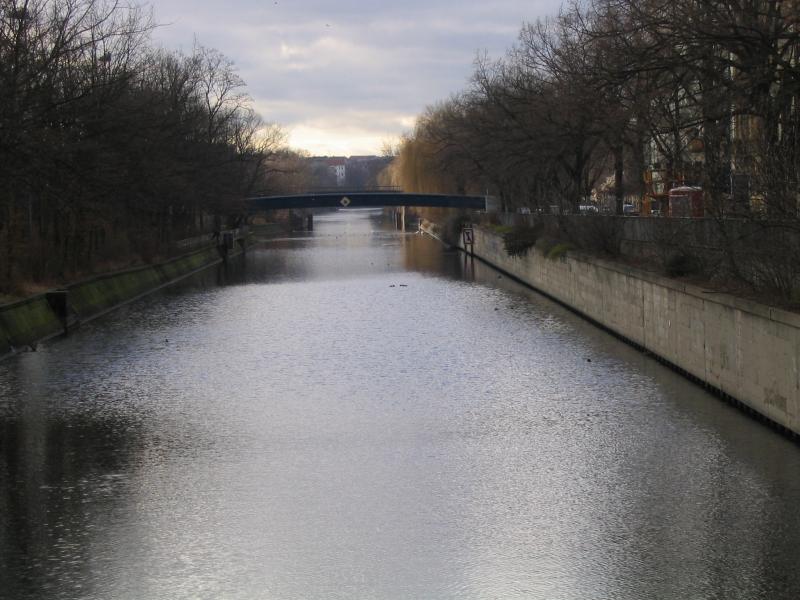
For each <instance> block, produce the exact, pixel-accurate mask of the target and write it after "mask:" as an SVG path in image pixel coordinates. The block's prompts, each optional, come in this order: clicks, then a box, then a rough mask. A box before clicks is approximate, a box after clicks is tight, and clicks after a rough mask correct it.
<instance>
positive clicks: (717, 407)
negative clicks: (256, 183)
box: [0, 211, 800, 600]
mask: <svg viewBox="0 0 800 600" xmlns="http://www.w3.org/2000/svg"><path fill="white" fill-rule="evenodd" d="M316 226H317V228H316V231H315V232H314V233H313V234H307V235H304V236H303V237H300V238H296V239H284V240H277V241H273V242H271V243H268V244H266V245H264V246H263V247H261V248H258V249H254V250H251V251H250V252H249V255H248V257H247V259H246V260H245V261H244V262H243V263H242V264H241V265H239V266H238V267H237V266H236V265H232V266H231V267H230V268H229V269H228V270H227V271H219V272H213V271H210V272H207V273H205V274H203V275H202V276H200V277H196V278H194V279H192V280H190V281H186V282H184V283H183V284H180V285H178V286H175V287H172V288H170V289H168V290H166V291H164V292H162V293H159V294H158V295H154V296H151V297H149V298H146V299H144V300H142V301H139V302H136V303H134V304H132V305H129V306H127V307H125V308H123V309H121V310H119V311H117V312H114V313H112V314H110V315H109V316H107V317H105V318H103V319H101V320H98V321H96V322H93V323H91V324H89V325H87V326H85V327H84V328H82V329H81V330H79V331H78V332H76V333H75V334H74V335H70V336H69V337H68V338H65V339H59V340H55V341H52V342H50V343H47V344H45V345H44V346H43V347H41V348H40V349H39V351H38V352H35V353H28V354H24V355H20V356H17V357H14V358H12V359H10V360H7V361H5V362H2V363H0V597H2V598H31V599H32V598H37V599H50V598H59V599H66V598H90V599H112V598H125V599H128V598H130V599H149V598H164V599H183V598H209V599H212V598H213V599H216V598H231V599H250V598H276V599H284V598H286V599H294V598H297V599H306V598H526V599H530V598H533V599H546V600H558V599H576V600H577V599H580V600H585V599H631V600H639V599H649V598H658V599H671V598H675V599H682V600H683V599H689V598H703V599H709V598H719V599H726V600H730V599H738V598H741V599H748V600H752V599H756V598H764V599H767V598H769V599H776V598H787V599H788V598H797V597H798V596H799V595H800V569H799V568H798V567H800V553H799V552H798V548H800V510H798V506H800V451H799V450H798V446H796V445H794V444H792V443H791V442H789V441H787V440H785V439H783V438H781V437H780V436H778V435H776V434H775V433H773V432H772V431H770V430H769V429H767V428H765V427H764V426H762V425H760V424H758V423H756V422H755V421H753V420H751V419H749V418H748V417H746V416H744V415H742V414H741V413H739V412H738V411H736V410H734V409H732V408H730V407H728V406H727V405H725V404H723V403H722V402H720V401H718V400H716V399H714V398H713V397H711V396H709V395H708V394H706V393H705V392H704V391H703V390H701V389H700V388H698V387H696V386H695V385H693V384H691V383H689V382H687V381H685V380H684V379H682V378H680V377H678V376H677V375H675V374H674V373H672V372H670V371H669V370H667V369H665V368H664V367H662V366H661V365H659V364H658V363H656V362H655V361H653V360H652V359H649V358H647V357H645V356H643V355H642V354H640V353H638V352H637V351H635V350H633V349H632V348H630V347H628V346H626V345H624V344H622V343H621V342H619V341H618V340H616V339H614V338H612V337H610V336H609V335H607V334H605V333H603V332H601V331H599V330H597V329H595V328H594V327H592V326H591V325H589V324H588V323H586V322H584V321H582V320H581V319H579V318H577V317H576V316H574V315H573V314H571V313H569V312H568V311H566V310H564V309H563V308H561V307H559V306H557V305H555V304H553V303H551V302H549V301H548V300H546V299H543V298H542V297H540V296H538V295H536V294H535V293H533V292H531V291H529V290H527V289H525V288H523V287H521V286H519V285H517V284H515V283H513V282H512V281H510V280H509V279H508V278H505V277H501V276H500V275H499V274H498V273H497V272H495V271H492V270H490V269H488V268H487V267H485V266H483V265H481V264H480V263H478V264H472V263H470V262H465V260H464V257H463V256H462V255H460V254H458V253H455V252H452V251H447V250H445V249H444V248H443V247H442V246H441V245H439V244H438V242H435V241H434V240H431V239H430V238H427V237H424V236H421V235H415V234H406V235H403V234H399V233H396V232H394V231H393V230H391V229H390V228H389V227H388V226H386V225H385V224H384V223H383V221H382V217H381V214H380V213H379V212H377V213H376V212H374V211H347V212H345V211H343V212H339V213H332V214H328V215H326V216H321V217H317V220H316Z"/></svg>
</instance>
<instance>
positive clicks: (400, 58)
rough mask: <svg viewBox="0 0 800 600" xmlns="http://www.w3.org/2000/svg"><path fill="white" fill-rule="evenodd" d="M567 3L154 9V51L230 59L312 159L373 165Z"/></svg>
mask: <svg viewBox="0 0 800 600" xmlns="http://www.w3.org/2000/svg"><path fill="white" fill-rule="evenodd" d="M560 4H561V0H527V1H524V0H488V1H487V2H455V1H450V0H404V1H400V2H367V1H365V0H338V1H332V0H327V1H326V0H262V1H259V0H228V1H227V2H221V1H219V0H215V1H213V2H212V1H209V0H191V1H190V0H152V1H151V5H152V6H153V8H154V12H155V18H156V22H157V23H159V24H161V25H162V26H161V27H159V28H158V29H157V30H156V31H155V33H154V38H155V41H156V43H158V44H160V45H162V46H164V47H165V48H170V49H182V50H184V51H186V52H189V51H191V48H192V44H193V40H194V38H195V36H196V37H197V39H198V41H199V43H200V44H202V45H203V46H208V47H211V48H216V49H217V50H219V51H221V52H222V53H223V54H225V55H226V56H228V57H229V58H231V59H233V61H234V62H235V63H236V65H237V66H238V68H239V73H240V75H241V76H242V77H243V78H244V80H245V81H246V82H247V87H248V91H249V93H250V95H251V96H252V97H253V99H254V100H255V105H256V108H257V110H258V111H259V113H260V114H261V115H262V116H263V117H264V118H265V119H266V120H268V121H275V122H278V123H280V124H282V125H283V126H284V127H285V128H286V129H287V130H288V132H289V141H290V143H291V145H292V146H294V147H296V148H302V149H305V150H308V151H309V152H311V153H312V154H340V155H341V154H343V155H353V154H375V153H378V152H379V150H380V148H381V145H382V143H383V142H384V141H386V140H392V139H396V137H397V136H398V135H399V134H401V133H402V132H403V131H406V130H409V129H410V128H411V127H413V123H414V118H415V116H416V115H418V114H419V113H420V112H421V111H422V110H423V109H424V108H425V106H426V105H428V104H432V103H435V102H436V101H438V100H443V99H445V98H447V97H448V96H449V95H450V94H452V93H453V92H456V91H458V90H460V89H463V88H464V86H465V85H466V84H467V80H468V79H469V76H470V74H471V72H472V66H473V61H474V60H475V56H476V52H478V51H482V50H486V51H488V52H489V53H490V54H491V55H493V56H501V55H502V54H503V53H504V51H505V49H506V48H508V47H509V46H510V45H511V44H513V43H514V41H515V40H516V37H517V34H518V32H519V29H520V27H521V25H522V24H523V22H525V21H534V20H536V18H537V17H544V16H548V15H552V14H555V13H556V12H557V10H558V7H559V5H560Z"/></svg>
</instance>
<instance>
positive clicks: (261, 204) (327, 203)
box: [247, 190, 487, 229]
mask: <svg viewBox="0 0 800 600" xmlns="http://www.w3.org/2000/svg"><path fill="white" fill-rule="evenodd" d="M247 204H248V209H249V212H250V213H251V214H252V213H258V212H262V211H266V210H286V209H290V210H293V211H294V210H297V211H302V212H303V216H304V217H305V219H306V222H307V227H308V228H309V229H311V228H312V227H313V216H312V215H311V213H310V212H309V211H310V209H313V208H384V207H389V208H396V209H398V211H396V214H397V218H398V224H400V226H401V228H405V208H406V207H410V206H414V207H439V208H460V209H467V210H482V211H485V210H486V204H487V197H485V196H463V195H454V194H417V193H411V192H409V193H406V192H401V191H397V190H391V191H386V190H380V191H324V192H308V193H305V194H294V195H289V196H259V197H255V198H249V199H248V200H247Z"/></svg>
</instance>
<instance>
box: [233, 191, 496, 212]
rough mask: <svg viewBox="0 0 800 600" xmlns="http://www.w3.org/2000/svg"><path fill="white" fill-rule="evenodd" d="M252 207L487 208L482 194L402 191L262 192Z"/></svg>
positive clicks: (259, 208) (262, 208)
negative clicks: (267, 194)
mask: <svg viewBox="0 0 800 600" xmlns="http://www.w3.org/2000/svg"><path fill="white" fill-rule="evenodd" d="M248 202H249V203H250V206H251V208H252V209H253V210H274V209H286V208H376V207H383V206H431V207H444V208H467V209H471V210H486V198H484V197H483V196H456V195H450V194H413V193H402V192H325V193H310V194H296V195H292V196H261V197H258V198H250V199H249V200H248Z"/></svg>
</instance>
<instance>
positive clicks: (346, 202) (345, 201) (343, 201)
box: [339, 196, 350, 208]
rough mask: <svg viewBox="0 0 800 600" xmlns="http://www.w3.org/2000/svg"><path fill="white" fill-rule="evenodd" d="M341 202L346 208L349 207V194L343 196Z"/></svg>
mask: <svg viewBox="0 0 800 600" xmlns="http://www.w3.org/2000/svg"><path fill="white" fill-rule="evenodd" d="M339 204H341V205H342V206H344V207H345V208H347V207H348V206H350V198H348V197H347V196H345V197H344V198H342V199H341V200H339Z"/></svg>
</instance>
